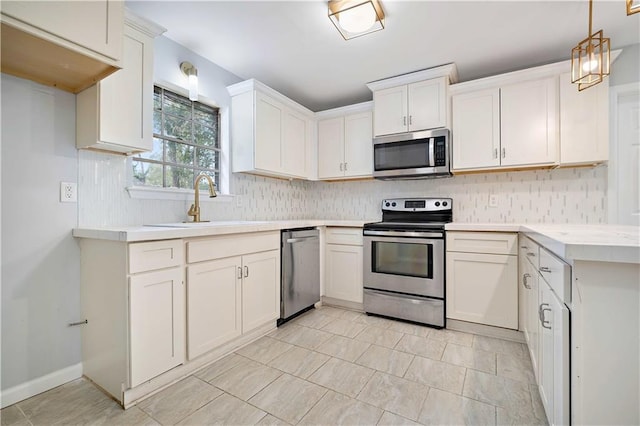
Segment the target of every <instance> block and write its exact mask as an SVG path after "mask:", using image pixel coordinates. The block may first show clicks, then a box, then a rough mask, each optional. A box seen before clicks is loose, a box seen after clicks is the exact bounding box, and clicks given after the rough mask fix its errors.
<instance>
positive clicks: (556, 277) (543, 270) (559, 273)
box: [538, 248, 571, 304]
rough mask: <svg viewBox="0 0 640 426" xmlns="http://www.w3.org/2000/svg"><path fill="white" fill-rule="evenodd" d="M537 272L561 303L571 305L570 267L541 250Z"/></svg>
mask: <svg viewBox="0 0 640 426" xmlns="http://www.w3.org/2000/svg"><path fill="white" fill-rule="evenodd" d="M538 271H540V275H542V278H543V279H544V280H545V281H546V282H547V284H549V287H551V289H552V290H553V291H554V292H555V293H556V295H557V296H558V298H559V299H560V301H561V302H564V303H566V304H569V303H571V267H570V266H569V265H567V264H566V263H564V262H563V261H562V260H560V259H558V258H557V257H555V256H554V255H553V254H551V253H549V252H548V251H547V250H546V249H544V248H541V249H540V266H539V267H538Z"/></svg>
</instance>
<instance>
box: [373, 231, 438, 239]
mask: <svg viewBox="0 0 640 426" xmlns="http://www.w3.org/2000/svg"><path fill="white" fill-rule="evenodd" d="M363 235H373V236H378V237H422V238H443V237H444V232H419V231H406V232H404V231H372V230H366V229H365V230H364V232H363Z"/></svg>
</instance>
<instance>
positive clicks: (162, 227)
mask: <svg viewBox="0 0 640 426" xmlns="http://www.w3.org/2000/svg"><path fill="white" fill-rule="evenodd" d="M368 222H375V220H312V219H310V220H269V221H250V220H249V221H220V222H201V223H197V224H188V223H166V224H158V225H145V226H128V227H113V228H76V229H74V230H73V236H74V237H78V238H93V239H98V240H113V241H126V242H135V241H153V240H166V239H171V238H190V237H206V236H211V235H224V234H240V233H244V232H261V231H278V230H281V229H293V228H306V227H311V226H344V227H357V228H361V227H362V226H363V225H364V224H365V223H368Z"/></svg>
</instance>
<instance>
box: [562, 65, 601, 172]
mask: <svg viewBox="0 0 640 426" xmlns="http://www.w3.org/2000/svg"><path fill="white" fill-rule="evenodd" d="M608 159H609V83H608V81H607V80H605V81H604V82H602V83H600V84H598V85H596V86H594V87H591V88H589V90H583V91H582V92H579V91H578V89H577V87H576V85H575V84H572V83H571V75H570V74H569V73H565V74H561V75H560V163H561V164H563V165H564V164H590V163H597V162H602V161H607V160H608Z"/></svg>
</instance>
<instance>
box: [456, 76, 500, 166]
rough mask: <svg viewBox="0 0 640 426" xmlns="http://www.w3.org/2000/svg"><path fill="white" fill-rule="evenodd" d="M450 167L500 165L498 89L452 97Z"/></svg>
mask: <svg viewBox="0 0 640 426" xmlns="http://www.w3.org/2000/svg"><path fill="white" fill-rule="evenodd" d="M453 126H454V131H453V146H454V147H455V149H454V150H453V166H452V168H454V169H468V168H475V167H496V166H499V165H500V158H499V157H498V152H499V151H500V90H499V89H488V90H479V91H476V92H471V93H464V94H461V95H457V96H454V97H453Z"/></svg>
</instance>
